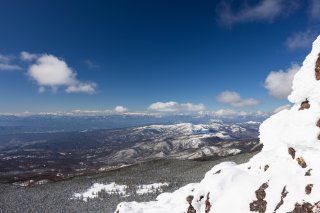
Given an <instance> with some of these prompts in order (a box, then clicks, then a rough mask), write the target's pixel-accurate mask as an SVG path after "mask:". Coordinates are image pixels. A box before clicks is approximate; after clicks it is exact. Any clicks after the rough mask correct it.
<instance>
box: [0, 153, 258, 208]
mask: <svg viewBox="0 0 320 213" xmlns="http://www.w3.org/2000/svg"><path fill="white" fill-rule="evenodd" d="M254 154H256V153H248V154H240V155H236V156H232V157H227V158H223V159H219V160H217V159H206V160H204V161H192V160H159V161H151V162H145V163H142V164H138V165H134V166H130V167H124V168H121V169H118V170H114V171H109V172H106V173H102V174H99V175H95V176H84V177H78V178H74V179H71V180H67V181H60V182H56V183H50V184H45V185H38V186H32V187H21V186H14V185H9V184H0V212H5V213H11V212H24V213H26V212H78V213H79V212H107V213H111V212H114V210H115V208H116V205H117V204H118V203H119V202H121V201H133V200H135V201H149V200H153V199H155V198H156V197H157V195H158V194H159V193H151V194H143V195H139V194H131V195H130V196H127V197H122V196H119V195H107V194H105V195H104V196H103V198H101V197H100V198H94V199H89V200H88V201H87V202H85V201H82V200H77V199H72V198H73V195H74V193H77V192H84V191H86V190H87V189H88V188H90V187H91V186H92V184H94V183H97V182H98V183H105V184H106V183H111V182H116V183H117V184H123V185H127V186H129V187H130V186H134V185H140V184H151V183H157V182H167V183H169V187H166V188H165V191H174V190H176V189H178V188H179V187H181V186H183V185H186V184H188V183H191V182H199V181H200V180H201V179H202V178H203V177H204V174H205V173H206V172H207V171H208V170H210V168H211V167H213V166H214V165H216V164H217V163H220V162H222V161H234V162H237V163H243V162H246V161H247V160H249V159H250V158H251V157H252V156H253V155H254Z"/></svg>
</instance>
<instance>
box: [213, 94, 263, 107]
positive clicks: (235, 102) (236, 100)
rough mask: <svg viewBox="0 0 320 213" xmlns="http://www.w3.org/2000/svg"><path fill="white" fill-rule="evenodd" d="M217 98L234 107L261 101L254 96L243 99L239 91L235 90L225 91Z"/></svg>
mask: <svg viewBox="0 0 320 213" xmlns="http://www.w3.org/2000/svg"><path fill="white" fill-rule="evenodd" d="M217 100H218V101H219V102H221V103H225V104H229V105H231V106H233V107H244V106H254V105H258V104H259V103H260V102H259V101H258V100H256V99H254V98H249V99H242V98H241V96H240V94H239V93H237V92H233V91H224V92H222V93H220V94H219V95H218V96H217Z"/></svg>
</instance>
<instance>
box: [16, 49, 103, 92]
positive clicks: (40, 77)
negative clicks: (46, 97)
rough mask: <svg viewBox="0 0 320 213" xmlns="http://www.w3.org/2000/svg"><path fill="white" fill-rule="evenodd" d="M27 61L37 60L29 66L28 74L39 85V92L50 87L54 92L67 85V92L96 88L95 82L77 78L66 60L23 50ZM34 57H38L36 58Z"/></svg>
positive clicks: (86, 90)
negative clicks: (82, 80)
mask: <svg viewBox="0 0 320 213" xmlns="http://www.w3.org/2000/svg"><path fill="white" fill-rule="evenodd" d="M23 53H24V54H22V53H21V55H24V56H23V57H24V58H25V60H26V61H30V60H35V62H34V63H33V64H31V65H30V66H29V68H28V72H27V73H28V75H29V76H30V77H31V78H32V79H33V80H34V81H35V82H36V83H37V84H38V85H39V87H40V88H39V92H44V91H45V89H46V87H50V88H51V90H52V91H53V92H54V91H56V90H57V89H58V87H60V86H64V87H66V89H65V91H66V92H67V93H88V94H92V93H94V92H95V90H96V86H97V85H96V84H95V83H93V82H81V81H79V80H78V79H77V73H76V72H75V71H73V70H72V69H71V68H70V67H69V66H68V65H67V63H66V62H65V61H63V60H62V59H59V58H57V57H56V56H53V55H47V54H42V55H35V54H30V53H27V52H23ZM34 57H37V58H36V59H34Z"/></svg>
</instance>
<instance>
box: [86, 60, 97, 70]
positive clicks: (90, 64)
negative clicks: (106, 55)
mask: <svg viewBox="0 0 320 213" xmlns="http://www.w3.org/2000/svg"><path fill="white" fill-rule="evenodd" d="M84 63H85V64H86V65H87V67H88V68H89V69H97V68H99V67H100V66H99V65H98V64H96V63H95V62H93V61H91V60H85V61H84Z"/></svg>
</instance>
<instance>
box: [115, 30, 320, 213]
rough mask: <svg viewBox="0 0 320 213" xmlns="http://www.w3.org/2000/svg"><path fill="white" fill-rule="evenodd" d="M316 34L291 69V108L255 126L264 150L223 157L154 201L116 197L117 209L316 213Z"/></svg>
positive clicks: (319, 208) (319, 165) (319, 177)
mask: <svg viewBox="0 0 320 213" xmlns="http://www.w3.org/2000/svg"><path fill="white" fill-rule="evenodd" d="M319 53H320V36H319V37H318V38H317V40H316V41H315V42H314V43H313V48H312V51H311V53H310V54H309V55H308V56H307V57H306V59H305V61H304V63H303V66H302V68H301V69H300V71H299V72H298V73H297V74H296V75H295V77H294V81H293V91H292V93H291V95H290V96H289V101H290V102H292V103H293V104H294V105H293V106H292V107H291V108H290V109H288V110H287V109H286V110H282V111H281V112H279V113H277V114H275V115H273V116H271V117H270V118H269V119H267V120H266V121H265V122H263V123H262V125H261V126H260V141H261V143H262V144H263V145H264V147H263V150H262V151H261V152H260V153H259V154H257V155H256V156H254V157H253V158H252V159H251V160H250V161H249V162H248V163H245V164H241V165H236V164H235V163H232V162H224V163H221V164H219V165H217V166H215V167H213V168H212V169H211V170H210V171H209V172H207V174H206V175H205V177H204V178H203V180H202V181H201V182H200V183H190V184H188V185H186V186H184V187H182V188H180V189H178V190H176V191H175V192H173V193H163V194H161V195H159V196H158V198H157V200H156V201H151V202H145V203H137V202H129V203H125V202H123V203H120V204H119V205H118V207H117V210H116V212H117V213H125V212H131V213H138V212H139V213H167V212H177V213H178V212H179V213H186V212H187V213H196V212H197V213H200V212H203V213H250V212H259V213H319V212H320V161H319V156H320V141H319V138H320V137H319V133H320V119H319V118H320V82H319V80H320V54H319Z"/></svg>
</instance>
